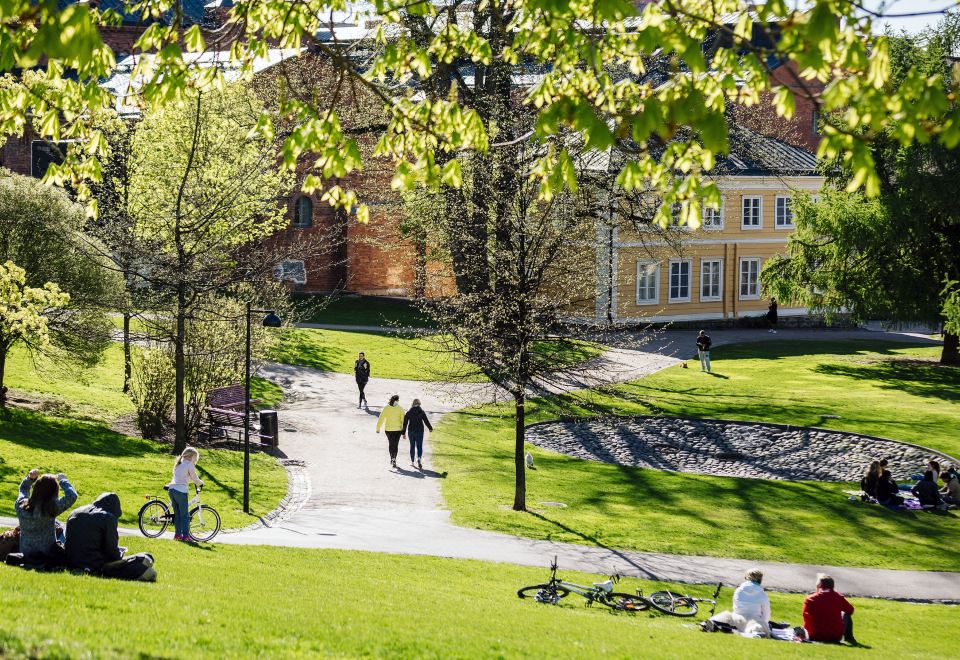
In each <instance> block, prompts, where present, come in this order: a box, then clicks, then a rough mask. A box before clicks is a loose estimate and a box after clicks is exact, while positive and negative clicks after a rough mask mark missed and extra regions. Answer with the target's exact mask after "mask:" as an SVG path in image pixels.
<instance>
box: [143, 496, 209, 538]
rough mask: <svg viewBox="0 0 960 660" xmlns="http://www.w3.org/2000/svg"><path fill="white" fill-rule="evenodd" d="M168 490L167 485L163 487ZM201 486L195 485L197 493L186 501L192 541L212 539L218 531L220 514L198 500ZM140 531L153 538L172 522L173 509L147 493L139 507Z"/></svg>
mask: <svg viewBox="0 0 960 660" xmlns="http://www.w3.org/2000/svg"><path fill="white" fill-rule="evenodd" d="M163 488H164V490H169V487H168V486H164V487H163ZM202 490H203V486H197V495H196V497H194V498H193V499H192V500H190V501H189V502H188V503H187V507H188V508H189V507H193V508H190V538H191V539H193V540H194V541H198V542H200V541H212V540H213V537H214V536H216V535H217V532H219V531H220V514H219V513H217V510H216V509H214V508H213V507H209V506H207V505H205V504H202V503H201V502H200V491H202ZM138 517H139V524H140V531H141V532H143V535H144V536H146V537H147V538H151V539H155V538H157V537H158V536H160V535H161V534H163V533H164V532H165V531H166V530H167V526H169V525H171V524H173V509H172V508H170V505H169V504H167V503H166V502H164V501H162V500H160V499H158V498H157V497H156V496H155V495H147V503H146V504H144V505H143V506H142V507H141V508H140V514H139V516H138Z"/></svg>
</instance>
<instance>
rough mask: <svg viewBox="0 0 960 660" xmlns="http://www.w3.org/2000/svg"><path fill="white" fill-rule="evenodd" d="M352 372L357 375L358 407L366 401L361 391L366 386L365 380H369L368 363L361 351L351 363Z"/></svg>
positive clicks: (365, 396)
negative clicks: (358, 389)
mask: <svg viewBox="0 0 960 660" xmlns="http://www.w3.org/2000/svg"><path fill="white" fill-rule="evenodd" d="M353 373H354V375H355V376H356V377H357V387H358V388H360V402H359V403H357V408H360V407H362V406H364V405H366V403H367V395H366V394H364V393H363V388H364V387H366V386H367V381H369V380H370V363H369V362H367V358H365V357H364V356H363V353H360V355H358V356H357V361H356V362H354V363H353Z"/></svg>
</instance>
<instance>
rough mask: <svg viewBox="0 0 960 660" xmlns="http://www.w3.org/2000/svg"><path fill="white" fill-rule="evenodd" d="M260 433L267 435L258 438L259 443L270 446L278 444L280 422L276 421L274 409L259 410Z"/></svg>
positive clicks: (277, 445)
mask: <svg viewBox="0 0 960 660" xmlns="http://www.w3.org/2000/svg"><path fill="white" fill-rule="evenodd" d="M260 435H261V436H268V437H261V438H260V442H261V444H264V445H270V446H271V447H279V446H280V424H279V422H278V421H277V411H276V410H261V411H260Z"/></svg>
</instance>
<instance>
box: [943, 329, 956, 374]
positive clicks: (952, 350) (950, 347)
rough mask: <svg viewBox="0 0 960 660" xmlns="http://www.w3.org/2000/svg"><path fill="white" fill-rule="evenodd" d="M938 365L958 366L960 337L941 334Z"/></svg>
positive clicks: (951, 334) (948, 333)
mask: <svg viewBox="0 0 960 660" xmlns="http://www.w3.org/2000/svg"><path fill="white" fill-rule="evenodd" d="M940 364H952V365H957V366H960V337H958V336H957V335H955V334H953V333H952V332H944V333H943V351H941V352H940Z"/></svg>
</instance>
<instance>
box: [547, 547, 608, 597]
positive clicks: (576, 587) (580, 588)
mask: <svg viewBox="0 0 960 660" xmlns="http://www.w3.org/2000/svg"><path fill="white" fill-rule="evenodd" d="M619 581H620V576H619V575H617V574H616V573H615V574H613V575H611V576H610V582H611V583H613V584H616V583H617V582H619ZM549 584H550V585H552V586H555V587H563V588H564V589H568V590H570V591H571V592H573V593H575V594H578V595H580V596H583V597H584V598H586V599H587V602H588V603H592V602H593V601H595V600H597V598H600V597H601V596H606V595H607V594H609V593H611V592H612V591H613V586H612V585H611V587H610V588H609V589H606V588H604V587H598V586H596V585H594V586H591V587H587V586H584V585H582V584H576V583H574V582H567V581H565V580H561V579H560V578H558V577H557V558H556V557H554V558H553V563H552V564H550V582H549Z"/></svg>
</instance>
